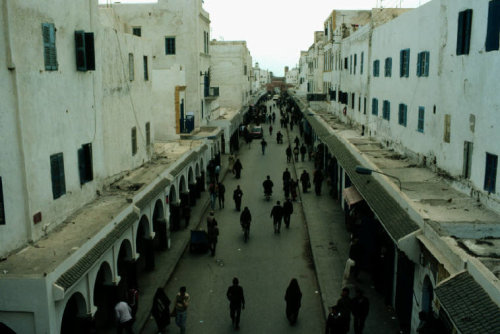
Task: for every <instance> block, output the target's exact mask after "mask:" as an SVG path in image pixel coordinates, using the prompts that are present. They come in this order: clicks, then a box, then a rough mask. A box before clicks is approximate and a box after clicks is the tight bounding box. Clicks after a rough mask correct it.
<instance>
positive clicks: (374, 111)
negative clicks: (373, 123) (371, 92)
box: [372, 99, 378, 116]
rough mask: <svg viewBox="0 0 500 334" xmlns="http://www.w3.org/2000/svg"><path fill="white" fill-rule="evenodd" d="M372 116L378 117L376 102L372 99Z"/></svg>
mask: <svg viewBox="0 0 500 334" xmlns="http://www.w3.org/2000/svg"><path fill="white" fill-rule="evenodd" d="M372 115H375V116H378V100H377V99H372Z"/></svg>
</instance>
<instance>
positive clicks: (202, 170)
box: [200, 158, 206, 191]
mask: <svg viewBox="0 0 500 334" xmlns="http://www.w3.org/2000/svg"><path fill="white" fill-rule="evenodd" d="M205 175H206V172H205V167H204V163H203V158H201V159H200V191H205V179H206V177H205Z"/></svg>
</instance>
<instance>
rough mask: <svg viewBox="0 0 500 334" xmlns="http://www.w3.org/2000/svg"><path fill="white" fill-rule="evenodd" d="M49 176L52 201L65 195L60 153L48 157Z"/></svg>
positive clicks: (62, 164)
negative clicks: (50, 177)
mask: <svg viewBox="0 0 500 334" xmlns="http://www.w3.org/2000/svg"><path fill="white" fill-rule="evenodd" d="M50 174H51V176H52V196H53V198H54V199H57V198H59V197H61V196H62V195H64V194H65V193H66V182H65V180H64V159H63V154H62V153H57V154H53V155H51V156H50Z"/></svg>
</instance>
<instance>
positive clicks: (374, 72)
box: [373, 60, 380, 77]
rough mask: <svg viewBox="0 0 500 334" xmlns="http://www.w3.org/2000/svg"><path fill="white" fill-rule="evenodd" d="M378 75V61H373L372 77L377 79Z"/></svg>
mask: <svg viewBox="0 0 500 334" xmlns="http://www.w3.org/2000/svg"><path fill="white" fill-rule="evenodd" d="M379 73H380V60H374V61H373V76H374V77H378V76H379Z"/></svg>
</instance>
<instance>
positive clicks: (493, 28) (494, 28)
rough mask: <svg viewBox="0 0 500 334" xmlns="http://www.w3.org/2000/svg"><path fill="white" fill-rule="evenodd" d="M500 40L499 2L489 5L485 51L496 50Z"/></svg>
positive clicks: (495, 1) (494, 1)
mask: <svg viewBox="0 0 500 334" xmlns="http://www.w3.org/2000/svg"><path fill="white" fill-rule="evenodd" d="M499 38H500V1H499V0H493V1H490V3H489V9H488V29H487V31H486V51H493V50H498V48H499Z"/></svg>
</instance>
